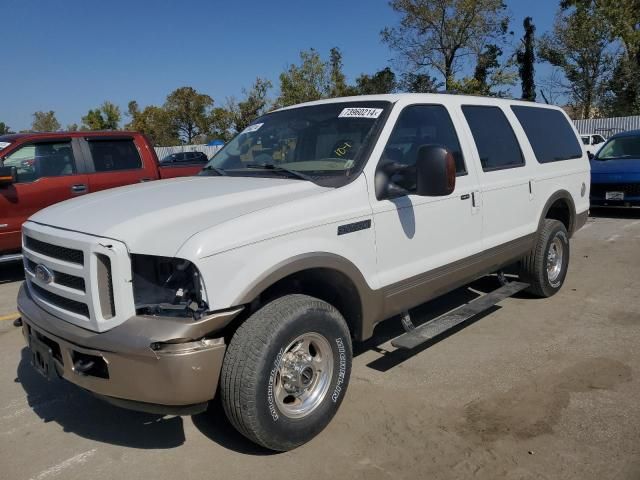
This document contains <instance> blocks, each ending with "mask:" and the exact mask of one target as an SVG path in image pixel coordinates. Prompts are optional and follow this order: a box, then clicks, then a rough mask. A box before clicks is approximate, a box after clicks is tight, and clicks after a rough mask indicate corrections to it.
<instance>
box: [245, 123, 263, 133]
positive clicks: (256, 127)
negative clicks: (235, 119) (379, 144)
mask: <svg viewBox="0 0 640 480" xmlns="http://www.w3.org/2000/svg"><path fill="white" fill-rule="evenodd" d="M262 125H264V123H254V124H253V125H249V126H248V127H247V128H245V129H244V130H243V131H242V133H252V132H257V131H258V130H260V127H262Z"/></svg>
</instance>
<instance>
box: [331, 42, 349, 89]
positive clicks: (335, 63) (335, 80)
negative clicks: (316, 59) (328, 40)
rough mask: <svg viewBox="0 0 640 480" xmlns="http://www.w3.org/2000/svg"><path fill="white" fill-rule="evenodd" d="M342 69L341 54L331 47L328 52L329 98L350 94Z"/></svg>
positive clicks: (337, 49)
mask: <svg viewBox="0 0 640 480" xmlns="http://www.w3.org/2000/svg"><path fill="white" fill-rule="evenodd" d="M342 68H343V63H342V52H341V51H340V49H339V48H337V47H333V48H332V49H331V50H330V51H329V78H330V82H331V86H330V91H329V96H331V97H344V96H346V95H350V94H351V93H352V92H351V89H350V88H349V86H348V85H347V80H346V77H345V76H344V73H343V72H342Z"/></svg>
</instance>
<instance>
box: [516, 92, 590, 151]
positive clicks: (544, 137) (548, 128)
mask: <svg viewBox="0 0 640 480" xmlns="http://www.w3.org/2000/svg"><path fill="white" fill-rule="evenodd" d="M511 110H513V113H515V115H516V117H518V121H519V122H520V125H522V128H523V130H524V133H525V134H526V135H527V138H528V139H529V143H530V144H531V148H533V153H534V154H535V156H536V159H537V160H538V162H540V163H548V162H557V161H560V160H570V159H572V158H580V157H582V148H581V147H580V143H579V142H578V139H577V137H576V134H575V133H574V131H573V128H571V125H570V124H569V121H568V120H567V118H566V117H565V116H564V114H563V113H562V112H560V111H558V110H552V109H550V108H540V107H524V106H521V105H514V106H512V107H511ZM586 139H587V141H586V143H585V144H586V145H588V144H589V137H588V136H587V137H586ZM592 139H593V144H594V145H595V144H596V143H598V142H596V136H595V135H594V136H593V137H592Z"/></svg>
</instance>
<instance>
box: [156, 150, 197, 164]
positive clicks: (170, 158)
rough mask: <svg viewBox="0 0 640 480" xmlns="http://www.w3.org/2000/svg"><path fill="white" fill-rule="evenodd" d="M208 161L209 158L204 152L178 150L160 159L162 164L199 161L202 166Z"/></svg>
mask: <svg viewBox="0 0 640 480" xmlns="http://www.w3.org/2000/svg"><path fill="white" fill-rule="evenodd" d="M208 161H209V158H208V157H207V155H206V154H205V153H203V152H178V153H172V154H171V155H167V156H166V157H164V158H163V159H162V160H160V164H161V165H165V164H171V163H180V164H185V163H194V164H195V163H199V164H200V165H201V166H204V164H205V163H207V162H208Z"/></svg>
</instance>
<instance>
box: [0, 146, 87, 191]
mask: <svg viewBox="0 0 640 480" xmlns="http://www.w3.org/2000/svg"><path fill="white" fill-rule="evenodd" d="M3 163H4V166H5V167H16V170H17V171H18V182H19V183H27V182H33V181H35V180H37V179H39V178H43V177H62V176H65V175H73V174H75V173H76V163H75V159H74V157H73V150H72V148H71V142H69V141H67V142H39V143H34V144H29V145H25V146H24V147H21V148H19V149H18V150H16V151H15V152H12V153H10V154H9V155H7V157H6V158H5V159H4V162H3Z"/></svg>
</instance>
